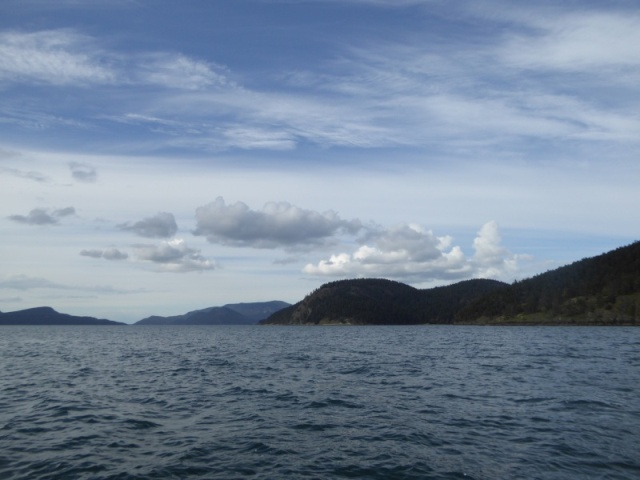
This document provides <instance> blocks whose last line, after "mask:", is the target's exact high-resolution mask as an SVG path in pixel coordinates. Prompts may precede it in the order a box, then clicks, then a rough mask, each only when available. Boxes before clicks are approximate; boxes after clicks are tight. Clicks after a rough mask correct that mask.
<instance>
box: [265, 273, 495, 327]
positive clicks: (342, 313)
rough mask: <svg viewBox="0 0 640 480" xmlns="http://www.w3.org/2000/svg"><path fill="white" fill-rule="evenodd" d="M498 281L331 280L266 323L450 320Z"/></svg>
mask: <svg viewBox="0 0 640 480" xmlns="http://www.w3.org/2000/svg"><path fill="white" fill-rule="evenodd" d="M505 285H506V284H504V283H501V282H497V281H495V280H469V281H466V282H460V283H458V284H455V285H451V286H448V287H440V288H434V289H430V290H418V289H416V288H414V287H411V286H409V285H405V284H403V283H400V282H394V281H392V280H384V279H355V280H339V281H335V282H330V283H327V284H325V285H323V286H321V287H320V288H319V289H317V290H315V291H313V292H312V293H310V294H309V295H307V296H306V297H305V298H304V300H302V301H301V302H298V303H297V304H295V305H292V306H291V307H288V308H285V309H283V310H281V311H279V312H276V313H275V314H273V315H272V316H270V317H269V318H268V319H266V320H265V321H263V322H261V323H263V324H271V325H274V324H284V325H323V324H348V325H416V324H423V323H451V322H452V321H453V318H454V315H455V313H456V312H457V311H458V310H459V309H460V308H461V307H462V306H465V305H468V304H469V303H470V302H471V301H472V300H474V299H476V298H478V297H479V296H481V295H484V294H486V293H487V292H489V291H491V290H493V289H496V288H504V286H505Z"/></svg>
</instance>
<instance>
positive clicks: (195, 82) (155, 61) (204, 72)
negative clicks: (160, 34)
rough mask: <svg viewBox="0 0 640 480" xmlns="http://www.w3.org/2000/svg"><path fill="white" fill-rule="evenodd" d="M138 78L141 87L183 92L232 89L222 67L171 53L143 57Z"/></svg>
mask: <svg viewBox="0 0 640 480" xmlns="http://www.w3.org/2000/svg"><path fill="white" fill-rule="evenodd" d="M216 70H217V71H216ZM137 77H138V81H139V82H140V83H145V84H150V85H160V86H163V87H168V88H176V89H183V90H203V89H206V88H210V87H222V86H232V85H233V83H232V82H230V81H229V80H228V79H227V76H226V71H225V69H224V68H223V67H221V66H219V65H211V64H209V63H206V62H202V61H197V60H194V59H192V58H189V57H187V56H185V55H181V54H172V53H154V54H149V55H146V56H144V57H143V58H142V61H141V62H140V65H139V70H138V72H137Z"/></svg>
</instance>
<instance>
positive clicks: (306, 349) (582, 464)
mask: <svg viewBox="0 0 640 480" xmlns="http://www.w3.org/2000/svg"><path fill="white" fill-rule="evenodd" d="M0 478H2V479H3V480H7V479H74V480H75V479H200V478H202V479H210V478H220V479H234V478H238V479H240V478H256V479H276V478H318V479H331V478H370V479H378V478H379V479H393V478H397V479H405V478H406V479H413V478H415V479H418V478H419V479H492V480H493V479H562V480H566V479H592V478H593V479H638V478H640V329H638V328H615V327H611V328H609V327H467V326H415V327H262V326H255V327H220V326H218V327H203V326H193V327H191V326H181V327H171V326H163V327H161V326H122V327H118V326H114V327H82V326H73V327H62V326H56V327H53V326H52V327H42V326H37V327H36V326H3V327H0Z"/></svg>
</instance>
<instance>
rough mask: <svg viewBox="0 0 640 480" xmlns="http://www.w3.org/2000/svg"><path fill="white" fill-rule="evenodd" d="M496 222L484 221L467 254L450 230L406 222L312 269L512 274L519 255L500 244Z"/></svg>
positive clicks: (424, 276)
mask: <svg viewBox="0 0 640 480" xmlns="http://www.w3.org/2000/svg"><path fill="white" fill-rule="evenodd" d="M500 242H501V238H500V234H499V231H498V225H497V224H496V222H494V221H491V222H488V223H486V224H485V225H483V226H482V228H481V229H480V231H479V232H478V234H477V236H476V238H475V240H474V242H473V249H474V250H475V254H474V255H473V256H472V257H467V256H466V255H465V254H464V253H463V251H462V249H461V248H460V247H459V246H452V245H451V243H452V239H451V237H449V236H443V237H438V236H436V235H434V234H433V233H432V232H431V231H428V230H424V229H422V228H421V227H420V226H418V225H401V226H398V227H395V228H392V229H389V230H386V231H382V232H379V233H378V234H377V235H373V236H371V237H370V238H369V239H368V240H367V243H366V244H363V245H361V246H360V247H359V248H358V249H357V250H356V251H355V252H353V253H338V254H334V255H331V257H330V258H329V259H326V260H321V261H320V262H318V263H317V264H315V265H314V264H311V263H309V264H307V265H306V266H305V267H304V269H303V271H304V272H305V273H307V274H309V275H323V276H331V277H386V278H394V279H398V280H403V281H413V282H426V281H454V280H462V279H465V278H471V277H475V278H495V279H509V278H508V277H509V275H512V274H513V273H514V272H515V271H516V269H517V260H518V259H519V258H522V257H518V256H516V255H514V254H512V253H511V252H509V251H508V250H507V249H506V248H504V247H502V246H501V245H500Z"/></svg>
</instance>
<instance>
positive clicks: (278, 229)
mask: <svg viewBox="0 0 640 480" xmlns="http://www.w3.org/2000/svg"><path fill="white" fill-rule="evenodd" d="M638 7H639V6H638V3H637V1H636V0H611V1H604V0H602V1H589V0H585V1H583V0H580V1H571V0H566V1H562V2H558V1H548V0H541V1H537V2H513V1H502V0H488V1H484V0H473V1H465V0H460V1H456V2H452V1H445V0H442V1H440V0H215V1H203V0H183V1H181V2H174V1H168V0H153V1H151V0H58V1H56V2H51V1H49V0H3V1H2V2H1V3H0V239H1V240H0V242H1V243H0V311H3V312H8V311H14V310H22V309H26V308H31V307H36V306H43V305H48V306H52V307H53V308H55V309H56V310H58V311H61V312H64V313H70V314H74V315H91V316H95V317H100V318H108V319H112V320H119V321H125V322H128V323H131V322H135V321H137V320H139V319H141V318H144V317H146V316H149V315H175V314H181V313H185V312H187V311H191V310H195V309H200V308H206V307H210V306H217V305H224V304H227V303H237V302H257V301H268V300H283V301H287V302H290V303H295V302H297V301H299V300H301V299H302V298H303V297H304V296H305V295H306V294H307V293H309V292H311V291H313V290H314V289H316V288H318V287H319V286H320V285H322V284H323V283H326V282H329V281H334V280H338V279H343V278H361V277H376V278H389V279H392V280H397V281H401V282H404V283H407V284H410V285H413V286H415V287H417V288H431V287H434V286H440V285H447V284H451V283H455V282H458V281H461V280H466V279H470V278H494V279H498V280H502V281H505V282H513V281H514V280H521V279H523V278H527V277H530V276H533V275H536V274H538V273H541V272H544V271H547V270H550V269H554V268H557V267H559V266H562V265H566V264H569V263H571V262H573V261H577V260H580V259H581V258H585V257H589V256H594V255H598V254H600V253H604V252H605V251H608V250H611V249H614V248H617V247H620V246H624V245H627V244H629V243H631V242H633V241H636V240H638V238H639V237H640V235H639V232H638V227H639V224H638V220H637V210H638V207H639V206H640V188H638V185H640V162H639V161H638V151H639V147H640V49H639V48H638V47H637V46H638V45H640V8H638Z"/></svg>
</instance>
